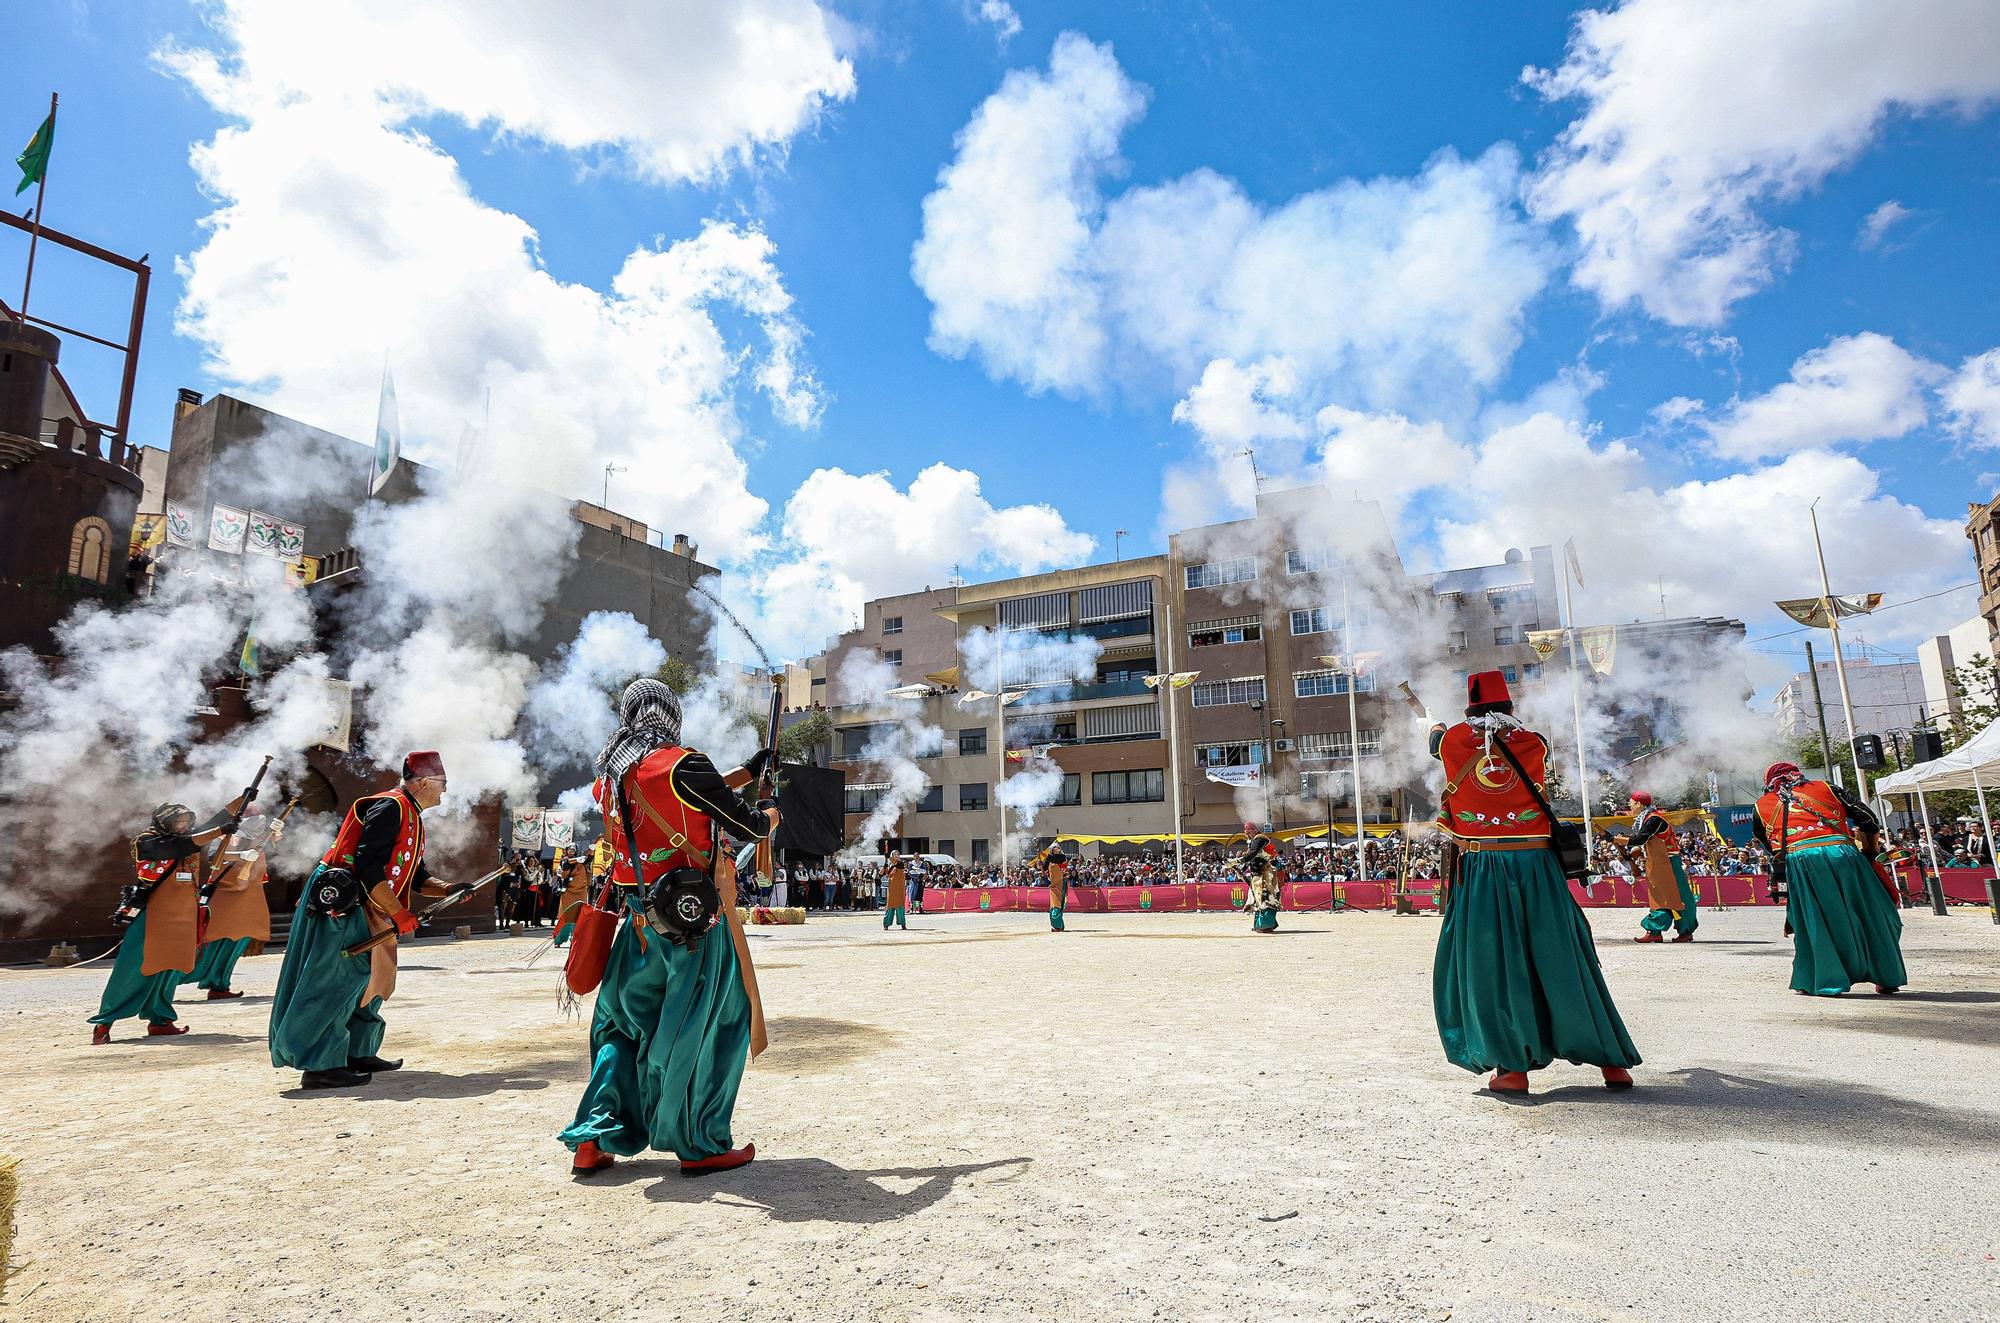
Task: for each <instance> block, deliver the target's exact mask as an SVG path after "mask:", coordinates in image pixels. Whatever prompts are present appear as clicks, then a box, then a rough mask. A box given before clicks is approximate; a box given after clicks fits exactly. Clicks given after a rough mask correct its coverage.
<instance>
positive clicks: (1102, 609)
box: [1077, 579, 1153, 625]
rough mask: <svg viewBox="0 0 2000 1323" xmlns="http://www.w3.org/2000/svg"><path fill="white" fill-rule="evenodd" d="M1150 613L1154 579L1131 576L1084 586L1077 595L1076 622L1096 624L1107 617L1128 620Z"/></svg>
mask: <svg viewBox="0 0 2000 1323" xmlns="http://www.w3.org/2000/svg"><path fill="white" fill-rule="evenodd" d="M1152 613H1153V581H1152V580H1151V579H1134V580H1132V581H1131V582H1130V583H1107V584H1104V585H1102V586H1100V587H1096V588H1086V589H1084V590H1083V591H1082V592H1081V593H1078V594H1077V621H1078V623H1080V624H1085V625H1095V624H1098V623H1100V622H1102V621H1106V620H1129V619H1131V618H1132V617H1133V616H1146V615H1151V614H1152Z"/></svg>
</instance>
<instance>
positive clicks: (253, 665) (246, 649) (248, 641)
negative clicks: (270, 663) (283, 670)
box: [236, 633, 264, 676]
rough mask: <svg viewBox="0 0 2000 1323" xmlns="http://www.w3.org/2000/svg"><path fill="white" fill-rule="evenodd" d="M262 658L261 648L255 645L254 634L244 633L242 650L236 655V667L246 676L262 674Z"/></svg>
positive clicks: (255, 637)
mask: <svg viewBox="0 0 2000 1323" xmlns="http://www.w3.org/2000/svg"><path fill="white" fill-rule="evenodd" d="M263 660H264V659H263V649H261V648H259V647H258V646H257V636H256V634H254V633H250V634H245V635H244V636H243V651H242V652H240V653H238V654H237V655H236V669H237V670H239V671H241V672H243V674H245V675H248V676H262V675H263V674H264V666H263Z"/></svg>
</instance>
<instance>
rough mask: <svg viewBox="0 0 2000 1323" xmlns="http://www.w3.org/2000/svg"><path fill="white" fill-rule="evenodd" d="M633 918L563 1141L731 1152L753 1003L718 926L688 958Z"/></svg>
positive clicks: (613, 967)
mask: <svg viewBox="0 0 2000 1323" xmlns="http://www.w3.org/2000/svg"><path fill="white" fill-rule="evenodd" d="M639 933H640V930H639V929H638V927H637V926H636V925H634V924H633V923H632V922H631V920H630V918H629V916H628V918H627V919H626V920H625V921H624V922H622V923H620V924H619V925H618V934H617V936H616V937H614V938H613V939H612V942H611V958H610V962H609V963H608V964H607V965H606V966H605V970H604V982H603V983H602V984H601V985H600V986H599V987H598V989H597V1011H596V1014H595V1015H594V1016H593V1017H592V1019H591V1024H590V1051H591V1067H590V1081H589V1083H587V1084H586V1085H585V1086H584V1090H583V1098H582V1100H581V1101H580V1102H578V1103H577V1106H576V1119H575V1120H574V1121H573V1122H571V1123H570V1126H569V1128H568V1129H567V1130H564V1131H563V1132H562V1134H561V1135H560V1136H559V1138H560V1139H561V1140H562V1142H563V1143H564V1144H566V1145H568V1146H569V1147H570V1148H571V1149H575V1148H576V1147H577V1145H579V1144H582V1143H585V1142H586V1141H594V1142H595V1143H596V1144H597V1145H598V1147H599V1148H601V1149H603V1150H604V1151H605V1152H607V1153H616V1154H618V1155H620V1156H622V1157H630V1156H632V1155H633V1154H635V1153H638V1152H641V1151H642V1150H644V1149H646V1148H648V1147H652V1148H655V1149H658V1150H660V1151H661V1152H663V1153H674V1154H678V1155H679V1156H680V1157H681V1158H682V1159H683V1160H686V1161H691V1160H694V1159H698V1158H709V1157H714V1156H715V1155H716V1154H718V1153H727V1152H728V1151H729V1150H730V1149H731V1148H733V1147H735V1144H734V1142H733V1140H732V1138H731V1136H730V1127H729V1122H730V1117H731V1115H732V1114H733V1113H734V1112H735V1110H736V1091H737V1087H738V1086H739V1085H740V1084H741V1083H742V1082H743V1068H744V1066H745V1065H746V1064H748V1062H749V1058H750V999H749V997H747V996H746V995H745V994H744V991H743V979H742V975H741V974H740V973H738V971H737V964H736V946H735V944H734V943H732V942H731V941H730V940H729V930H728V929H727V928H726V927H724V926H722V925H721V924H718V925H716V927H714V928H713V929H711V930H710V931H709V933H708V935H707V936H705V937H703V938H702V940H701V944H700V945H699V946H697V947H695V948H694V949H693V950H689V949H687V948H686V947H682V946H676V945H674V944H673V943H671V942H669V941H667V940H666V939H665V938H663V937H661V936H660V935H659V933H657V932H652V931H648V932H647V933H646V934H645V944H644V948H643V949H642V948H641V945H640V941H639Z"/></svg>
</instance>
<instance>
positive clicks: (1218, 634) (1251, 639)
mask: <svg viewBox="0 0 2000 1323" xmlns="http://www.w3.org/2000/svg"><path fill="white" fill-rule="evenodd" d="M1263 637H1264V622H1263V621H1261V620H1259V619H1258V618H1257V617H1256V616H1237V617H1235V618H1234V619H1231V620H1204V621H1201V622H1199V623H1197V624H1193V625H1189V626H1188V646H1189V647H1190V648H1215V647H1220V646H1221V645H1223V644H1225V643H1255V642H1257V641H1258V640H1259V639H1261V638H1263Z"/></svg>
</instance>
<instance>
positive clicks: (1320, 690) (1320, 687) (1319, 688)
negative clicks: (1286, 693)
mask: <svg viewBox="0 0 2000 1323" xmlns="http://www.w3.org/2000/svg"><path fill="white" fill-rule="evenodd" d="M1338 678H1339V676H1338V674H1337V673H1336V672H1333V671H1298V672H1296V673H1294V674H1293V676H1292V692H1293V693H1294V694H1296V695H1297V696H1298V697H1300V698H1331V697H1333V696H1334V695H1335V694H1344V693H1346V692H1347V689H1346V686H1344V685H1343V686H1342V687H1341V688H1339V689H1335V688H1334V687H1333V682H1334V681H1335V680H1336V679H1338Z"/></svg>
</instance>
